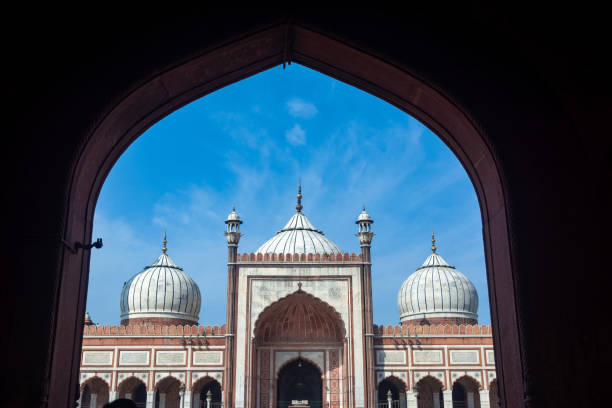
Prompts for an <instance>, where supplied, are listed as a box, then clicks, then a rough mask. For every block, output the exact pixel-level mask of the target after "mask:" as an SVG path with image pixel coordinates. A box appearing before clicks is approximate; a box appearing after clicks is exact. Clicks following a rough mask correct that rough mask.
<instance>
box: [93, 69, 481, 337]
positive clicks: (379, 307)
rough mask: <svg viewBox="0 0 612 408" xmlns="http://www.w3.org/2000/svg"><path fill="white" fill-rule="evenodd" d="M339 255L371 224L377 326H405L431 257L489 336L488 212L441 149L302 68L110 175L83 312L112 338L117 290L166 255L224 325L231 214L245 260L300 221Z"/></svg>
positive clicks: (221, 100)
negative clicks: (464, 283) (408, 291)
mask: <svg viewBox="0 0 612 408" xmlns="http://www.w3.org/2000/svg"><path fill="white" fill-rule="evenodd" d="M300 179H301V181H302V193H303V196H304V198H303V200H302V204H303V205H304V210H303V212H304V214H306V216H307V217H308V218H309V219H310V221H311V222H312V223H313V224H314V226H315V227H317V228H318V229H320V230H323V231H324V232H325V235H326V236H327V237H328V238H330V239H331V240H332V241H334V242H335V243H336V244H337V245H338V246H339V247H340V248H341V249H342V250H343V251H347V252H358V251H359V242H358V240H357V238H356V237H355V235H354V234H355V232H356V225H355V219H356V218H357V216H358V214H359V213H360V211H361V206H362V204H365V206H366V207H367V210H368V212H369V213H370V215H371V216H372V218H373V219H374V232H375V233H376V236H375V237H374V240H373V243H372V263H373V267H372V275H373V277H372V278H373V303H374V306H373V307H374V323H375V324H397V323H398V322H399V314H398V311H397V292H398V290H399V288H400V286H401V284H402V282H403V281H404V280H405V279H406V278H407V277H408V276H409V275H410V274H411V273H412V272H414V270H415V269H416V268H417V267H418V266H420V265H421V264H422V263H423V261H424V260H425V258H426V257H427V256H428V255H429V254H430V253H431V250H430V247H431V243H430V239H431V232H432V230H435V232H436V239H437V247H438V253H439V254H440V255H442V257H444V258H445V259H446V261H447V262H448V263H450V264H451V265H454V266H456V267H457V269H459V270H460V271H461V272H463V273H464V274H465V275H466V276H468V277H469V278H470V279H471V280H472V282H474V284H475V286H476V289H477V291H478V294H479V300H480V306H479V311H478V312H479V316H480V318H479V321H480V323H482V324H490V314H489V305H488V294H487V286H486V276H485V262H484V250H483V242H482V225H481V219H480V210H479V207H478V202H477V198H476V194H475V192H474V188H473V187H472V184H471V182H470V180H469V179H468V176H467V174H466V172H465V170H464V169H463V167H462V166H461V164H460V163H459V161H458V160H457V158H456V157H455V156H454V154H453V153H452V152H451V151H450V150H449V149H448V148H447V147H446V145H445V144H444V143H443V142H442V141H441V140H440V139H439V138H438V137H437V136H436V135H435V134H433V133H432V132H431V131H429V130H428V129H427V128H426V127H425V126H423V125H422V124H420V123H419V122H418V121H416V120H415V119H413V118H412V117H410V116H408V115H407V114H405V113H404V112H402V111H400V110H398V109H396V108H395V107H393V106H391V105H389V104H387V103H385V102H383V101H381V100H380V99H378V98H376V97H374V96H371V95H370V94H367V93H365V92H362V91H360V90H358V89H356V88H353V87H351V86H349V85H346V84H344V83H342V82H339V81H336V80H334V79H332V78H330V77H327V76H325V75H323V74H320V73H318V72H315V71H312V70H310V69H308V68H305V67H302V66H300V65H297V64H293V65H290V66H289V67H287V69H285V70H283V69H282V68H281V67H276V68H273V69H270V70H268V71H266V72H263V73H261V74H258V75H256V76H254V77H251V78H247V79H245V80H243V81H240V82H238V83H236V84H233V85H231V86H228V87H225V88H223V89H221V90H219V91H217V92H215V93H213V94H211V95H207V96H205V97H203V98H201V99H198V100H196V101H194V102H192V103H191V104H189V105H187V106H185V107H183V108H182V109H180V110H178V111H176V112H174V113H172V114H171V115H169V116H167V117H166V118H164V119H163V120H161V121H160V122H158V123H156V124H155V125H153V126H152V127H151V128H150V129H149V130H147V131H146V132H145V133H144V134H143V135H142V136H141V137H140V138H138V140H136V141H135V142H134V143H133V145H132V146H130V148H129V149H128V150H127V151H126V152H125V153H124V154H123V156H121V158H120V159H119V161H118V162H117V164H116V165H115V166H114V167H113V169H112V171H111V173H110V174H109V176H108V178H107V180H106V182H105V184H104V186H103V188H102V191H101V194H100V197H99V200H98V204H97V208H96V213H95V218H94V233H93V237H94V239H95V238H97V237H102V238H103V239H104V247H103V248H102V249H100V250H96V251H92V260H91V270H90V280H89V292H88V299H87V310H88V311H89V312H90V314H91V316H92V318H93V320H94V321H95V322H97V323H100V324H118V323H119V320H120V309H119V297H120V294H121V288H122V286H123V282H125V281H127V280H128V279H129V278H130V277H131V276H132V275H134V274H136V273H138V272H140V271H142V269H143V267H144V266H145V265H150V264H151V263H152V262H153V261H154V260H155V259H156V258H157V256H158V255H159V254H160V253H161V246H162V242H161V241H162V238H163V233H164V231H167V234H168V254H169V255H170V257H171V258H173V260H174V261H175V262H176V263H177V264H178V265H179V266H181V267H183V268H184V269H185V271H186V272H187V273H189V274H190V275H191V277H192V278H193V279H194V280H195V281H196V283H197V284H198V285H199V287H200V290H201V292H202V298H203V301H202V310H201V312H200V324H204V325H208V324H223V323H224V322H225V299H226V292H225V290H226V278H227V270H226V261H227V248H226V241H225V238H224V236H223V232H224V228H225V225H224V223H223V221H224V220H225V218H226V217H227V214H228V213H229V212H230V211H231V208H232V204H234V203H235V204H236V210H237V211H238V213H239V214H240V216H241V218H242V219H243V221H244V224H243V225H242V232H243V233H244V234H245V235H244V236H243V237H242V240H241V241H240V247H239V252H254V251H255V250H256V249H257V248H258V247H259V246H260V245H261V244H263V243H264V242H265V241H266V240H267V239H269V238H270V237H272V236H273V235H274V233H275V232H276V231H277V230H279V229H280V228H282V227H283V226H284V225H285V223H286V222H287V221H288V220H289V218H290V217H291V216H292V215H293V213H294V212H295V195H296V190H297V184H298V181H299V180H300Z"/></svg>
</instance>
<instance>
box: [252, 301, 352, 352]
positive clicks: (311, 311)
mask: <svg viewBox="0 0 612 408" xmlns="http://www.w3.org/2000/svg"><path fill="white" fill-rule="evenodd" d="M253 334H254V336H255V339H256V341H258V342H259V343H260V344H261V343H273V342H283V343H298V342H342V341H343V340H344V338H345V336H346V329H345V327H344V322H343V321H342V317H341V316H340V313H338V311H336V309H334V308H333V307H332V306H330V305H329V304H328V303H326V302H324V301H323V300H321V299H319V298H317V297H315V296H313V295H311V294H309V293H307V292H304V291H302V290H298V291H296V292H293V293H291V294H289V295H287V296H285V297H282V298H280V299H278V300H277V301H275V302H273V303H271V304H270V305H268V306H267V307H266V308H264V309H263V310H262V311H261V313H260V314H259V316H258V318H257V321H256V322H255V327H254V330H253Z"/></svg>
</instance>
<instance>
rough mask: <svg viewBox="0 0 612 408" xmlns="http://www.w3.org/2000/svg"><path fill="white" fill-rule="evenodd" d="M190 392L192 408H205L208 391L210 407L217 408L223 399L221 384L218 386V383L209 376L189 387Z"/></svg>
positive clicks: (199, 379)
mask: <svg viewBox="0 0 612 408" xmlns="http://www.w3.org/2000/svg"><path fill="white" fill-rule="evenodd" d="M191 390H192V392H193V396H192V399H193V408H206V396H207V393H208V392H209V391H210V397H211V399H210V401H211V406H218V404H219V403H220V402H221V400H222V398H223V393H222V390H221V384H219V381H217V380H216V379H214V378H212V377H209V376H205V377H201V378H198V380H197V381H196V382H194V383H193V384H192V385H191Z"/></svg>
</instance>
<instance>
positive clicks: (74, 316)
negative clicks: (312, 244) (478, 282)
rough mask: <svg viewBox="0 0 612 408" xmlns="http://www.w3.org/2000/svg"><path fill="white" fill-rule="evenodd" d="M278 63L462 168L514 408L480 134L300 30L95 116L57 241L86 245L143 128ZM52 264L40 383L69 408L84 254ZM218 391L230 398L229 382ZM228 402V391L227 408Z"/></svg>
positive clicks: (502, 209)
mask: <svg viewBox="0 0 612 408" xmlns="http://www.w3.org/2000/svg"><path fill="white" fill-rule="evenodd" d="M289 38H290V41H289ZM288 59H291V60H292V61H295V62H299V63H301V64H303V65H305V66H307V67H310V68H312V69H315V70H317V71H320V72H322V73H324V74H327V75H330V76H332V77H334V78H336V79H339V80H341V81H344V82H346V83H348V84H351V85H354V86H356V87H357V88H360V89H362V90H365V91H367V92H369V93H371V94H373V95H375V96H378V97H380V98H381V99H383V100H385V101H387V102H389V103H391V104H393V105H395V106H396V107H398V108H399V109H402V110H403V111H405V112H407V113H408V114H410V115H412V116H414V117H415V118H416V119H418V120H420V121H421V122H422V123H424V124H425V125H426V126H428V127H429V128H430V129H432V130H433V131H434V132H435V133H436V134H437V135H438V136H439V137H440V138H441V139H442V140H443V141H444V142H445V143H446V144H447V145H448V146H449V147H450V149H451V150H452V151H453V152H454V153H455V154H456V155H457V157H458V159H459V160H460V161H461V163H462V164H463V166H464V167H465V170H466V171H467V173H468V175H469V177H470V179H471V180H472V183H473V185H474V188H475V190H476V194H477V197H478V200H479V204H480V208H481V214H482V223H483V235H484V244H485V245H484V246H485V255H486V261H487V271H488V278H489V288H490V299H491V303H490V304H491V315H492V320H493V328H494V338H495V344H496V345H499V347H498V349H497V351H498V352H497V353H496V361H497V363H498V364H497V367H498V370H499V375H498V378H499V379H500V393H501V394H502V397H503V398H504V399H506V402H507V403H508V404H509V405H513V406H514V405H518V404H519V401H520V400H521V398H522V396H523V395H524V392H523V389H522V388H523V382H522V381H510V380H509V381H508V382H506V381H505V380H504V379H505V378H509V379H515V380H516V379H519V378H522V359H521V358H520V357H521V356H522V353H521V349H520V342H519V327H518V324H517V321H518V320H517V310H518V309H517V305H516V299H515V296H514V285H515V280H514V277H513V271H512V263H511V258H510V256H511V251H510V244H509V232H508V227H507V208H506V206H507V203H506V195H505V191H504V188H503V184H502V175H501V174H500V171H499V169H498V164H497V162H496V158H495V157H494V155H493V153H492V152H491V150H490V148H489V143H488V142H487V140H486V138H485V136H484V134H483V133H482V132H481V131H480V129H479V128H478V126H477V125H476V124H475V122H474V120H473V119H472V118H471V117H470V116H469V115H468V114H467V113H466V112H465V111H464V110H463V109H461V107H460V105H459V104H458V103H456V101H454V100H452V98H451V97H450V96H448V95H445V94H443V93H442V92H441V91H439V90H438V89H437V88H436V87H434V86H432V85H431V84H428V83H426V82H425V81H423V80H421V79H419V78H418V77H416V76H415V75H412V74H411V72H410V70H409V69H408V67H403V66H401V65H398V64H396V63H394V61H392V60H387V59H384V58H379V57H376V56H374V55H372V54H371V53H368V52H366V51H364V50H361V49H358V48H356V47H353V46H350V45H348V44H347V43H345V42H341V41H338V40H336V39H333V38H332V37H330V36H326V35H323V34H322V33H320V32H317V31H315V30H311V29H309V28H308V27H307V26H305V25H300V24H287V23H280V24H277V25H273V26H268V27H267V28H265V29H262V30H259V31H256V32H252V33H249V34H248V35H245V36H243V37H241V38H240V39H236V40H235V41H233V42H230V43H227V42H226V43H219V45H218V46H217V47H212V48H206V49H205V50H202V51H201V52H200V53H198V54H197V55H195V56H193V57H192V58H190V59H187V60H181V61H177V62H176V64H175V65H173V66H172V67H171V68H168V69H167V70H164V71H162V72H157V73H156V74H155V75H154V76H152V77H147V78H146V79H144V78H143V79H142V80H141V81H140V82H138V84H137V85H134V86H133V87H132V88H131V89H130V92H127V91H126V93H125V94H124V95H123V97H122V98H119V99H118V100H116V101H115V102H114V103H113V104H111V105H109V106H108V108H107V109H106V110H105V111H104V112H102V111H100V112H99V115H98V120H97V121H96V123H95V124H92V125H91V128H90V129H89V131H88V133H87V136H86V137H85V139H84V140H85V141H84V144H83V145H82V146H81V147H80V150H79V153H78V156H77V157H76V158H75V161H74V163H73V164H72V165H71V167H70V171H69V174H71V176H70V188H69V191H68V192H67V193H66V197H67V198H66V210H65V219H64V220H63V233H62V234H61V236H62V237H63V238H62V239H63V241H64V242H68V243H74V242H77V241H79V242H85V243H87V242H90V241H91V234H92V226H93V215H94V210H95V205H96V200H97V197H98V194H99V192H100V189H101V187H102V185H103V183H104V180H105V178H106V176H107V174H108V173H109V171H110V170H111V168H112V166H113V165H114V163H115V162H116V161H117V159H118V158H119V157H120V156H121V154H122V153H123V152H124V151H125V150H126V149H127V147H128V146H129V145H130V144H131V143H132V142H133V141H134V140H135V139H136V138H137V137H138V136H139V135H141V134H142V133H143V132H144V131H145V130H147V129H148V128H149V127H150V126H151V125H152V124H154V123H155V122H157V121H159V120H160V119H162V118H163V117H164V116H166V115H168V114H169V113H171V112H173V111H174V110H176V109H178V108H180V107H181V106H183V105H185V104H186V103H189V102H190V101H193V100H194V99H196V98H199V97H201V96H204V95H206V94H208V93H210V92H213V91H215V90H216V89H219V88H221V87H223V86H226V85H229V84H231V83H233V82H236V81H238V80H240V79H243V78H246V77H248V76H251V75H254V74H256V73H258V72H261V71H263V70H265V69H268V68H271V67H273V66H276V65H278V64H281V63H283V62H286V61H287V60H288ZM493 254H495V256H493ZM60 259H61V262H60V264H59V266H58V268H59V270H61V271H62V272H61V273H62V279H61V280H58V285H59V287H58V289H57V290H58V296H57V299H59V301H58V303H57V307H53V308H51V313H52V316H51V321H53V322H54V324H55V326H54V329H53V343H52V344H53V345H54V347H55V348H54V349H53V350H54V351H53V352H52V353H53V358H52V359H51V360H50V368H49V376H48V377H49V378H50V385H49V389H50V392H49V398H50V404H51V405H53V406H66V405H70V404H71V402H72V401H71V399H72V397H71V396H73V395H74V394H75V392H74V391H76V387H77V380H78V370H79V361H80V360H79V348H80V344H81V336H82V333H81V330H80V327H81V325H82V321H83V316H84V312H85V299H86V292H87V277H88V273H89V252H87V251H74V249H73V248H72V247H71V246H70V245H67V246H65V247H64V248H63V250H62V254H61V257H60ZM75 293H77V294H78V296H75ZM498 322H503V324H497V323H498ZM502 368H503V369H502ZM226 385H227V389H228V390H232V384H231V381H230V382H229V383H227V384H226ZM506 386H508V387H509V388H508V389H506ZM232 397H233V395H232V393H231V392H229V393H228V395H227V398H229V399H230V400H229V401H228V404H230V405H231V403H232V401H231V398H232Z"/></svg>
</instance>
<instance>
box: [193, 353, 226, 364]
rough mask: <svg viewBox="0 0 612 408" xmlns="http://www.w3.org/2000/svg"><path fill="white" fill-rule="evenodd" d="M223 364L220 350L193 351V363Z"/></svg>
mask: <svg viewBox="0 0 612 408" xmlns="http://www.w3.org/2000/svg"><path fill="white" fill-rule="evenodd" d="M220 364H223V352H222V351H194V352H193V365H220Z"/></svg>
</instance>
